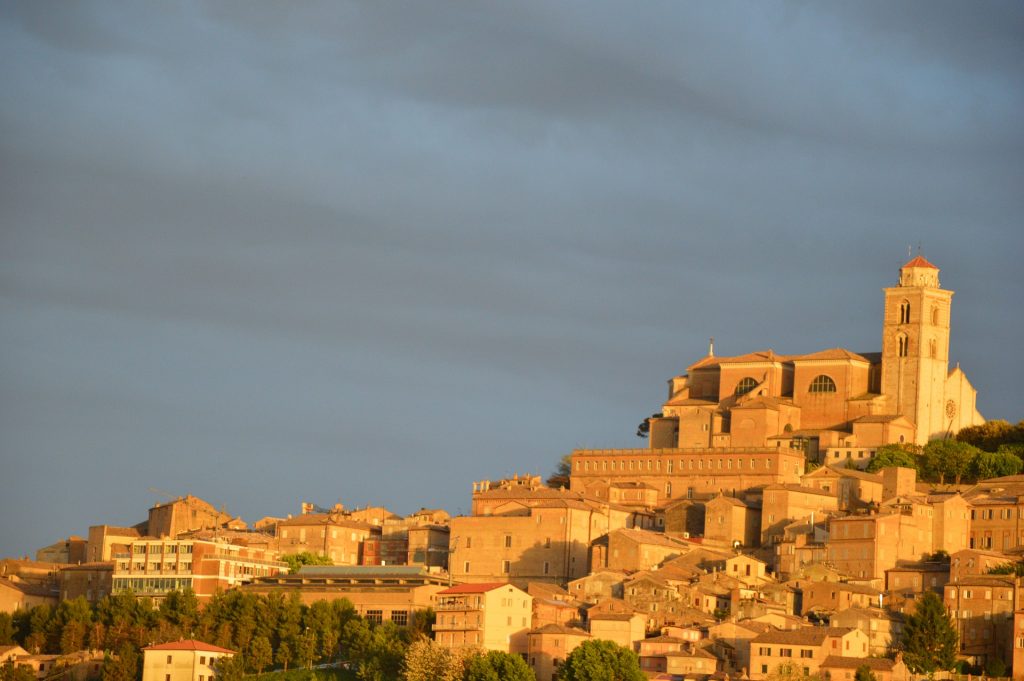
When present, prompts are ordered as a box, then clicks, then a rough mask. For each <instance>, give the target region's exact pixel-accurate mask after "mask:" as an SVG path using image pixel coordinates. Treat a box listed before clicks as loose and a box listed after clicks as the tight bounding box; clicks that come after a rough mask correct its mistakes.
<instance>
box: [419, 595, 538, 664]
mask: <svg viewBox="0 0 1024 681" xmlns="http://www.w3.org/2000/svg"><path fill="white" fill-rule="evenodd" d="M434 610H435V612H436V613H437V621H436V623H435V624H434V639H435V640H436V641H437V642H438V643H440V644H441V645H443V646H447V647H449V648H459V647H464V646H471V647H479V648H483V649H484V650H500V651H502V652H506V653H513V654H518V655H525V654H526V653H527V651H528V644H529V642H528V633H529V631H530V628H531V617H532V612H533V597H532V596H530V594H528V593H526V592H525V591H523V590H522V589H520V588H518V587H516V586H514V585H512V584H507V583H491V584H462V585H459V586H454V587H451V588H449V589H445V590H444V591H441V592H439V593H438V594H437V595H436V596H435V605H434Z"/></svg>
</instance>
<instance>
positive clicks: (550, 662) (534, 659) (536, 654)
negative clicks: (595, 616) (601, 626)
mask: <svg viewBox="0 0 1024 681" xmlns="http://www.w3.org/2000/svg"><path fill="white" fill-rule="evenodd" d="M589 638H591V635H590V634H589V633H588V632H586V631H584V630H583V629H578V628H576V627H569V626H565V625H563V624H545V625H543V626H539V627H537V628H535V629H532V630H531V631H530V633H529V634H528V640H529V653H528V656H529V657H528V660H529V664H530V667H531V668H532V669H533V673H534V676H536V677H537V678H538V679H554V678H555V677H556V676H557V675H558V669H559V668H560V667H561V666H562V664H563V663H565V658H566V657H568V656H569V654H570V653H572V651H573V650H575V649H576V647H577V646H578V645H579V644H581V643H583V642H584V641H586V640H587V639H589Z"/></svg>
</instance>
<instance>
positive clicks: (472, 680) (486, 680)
mask: <svg viewBox="0 0 1024 681" xmlns="http://www.w3.org/2000/svg"><path fill="white" fill-rule="evenodd" d="M536 678H537V677H536V676H534V674H533V670H532V669H530V667H529V665H527V664H526V662H525V661H524V660H523V658H521V657H520V656H518V655H512V654H510V653H503V652H501V651H498V650H492V651H490V652H488V653H487V654H486V655H474V656H473V657H470V658H468V659H467V660H466V675H465V677H464V680H465V681H536Z"/></svg>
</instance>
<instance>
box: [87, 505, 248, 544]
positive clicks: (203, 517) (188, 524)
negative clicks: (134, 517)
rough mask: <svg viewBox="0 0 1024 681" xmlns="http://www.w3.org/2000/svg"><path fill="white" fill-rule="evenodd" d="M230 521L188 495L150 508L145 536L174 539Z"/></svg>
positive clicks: (225, 516)
mask: <svg viewBox="0 0 1024 681" xmlns="http://www.w3.org/2000/svg"><path fill="white" fill-rule="evenodd" d="M232 520H235V519H234V518H232V517H231V516H230V515H228V514H227V513H224V512H222V511H218V510H217V509H216V507H214V506H213V504H211V503H209V502H206V501H203V500H202V499H200V498H199V497H194V496H192V495H191V494H189V495H186V496H184V497H179V498H177V499H175V500H173V501H169V502H166V503H160V504H156V505H155V506H153V507H152V508H150V509H149V520H148V521H147V524H146V534H147V535H149V536H151V537H171V538H176V537H177V536H178V535H181V534H184V533H186V532H190V531H192V530H203V529H211V528H215V527H225V526H227V525H228V524H229V523H231V521H232ZM242 529H244V523H242ZM101 560H102V559H101Z"/></svg>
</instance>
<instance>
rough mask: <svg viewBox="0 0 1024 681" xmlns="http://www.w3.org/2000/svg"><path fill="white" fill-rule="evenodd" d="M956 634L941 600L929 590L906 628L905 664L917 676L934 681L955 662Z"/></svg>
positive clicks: (904, 641)
mask: <svg viewBox="0 0 1024 681" xmlns="http://www.w3.org/2000/svg"><path fill="white" fill-rule="evenodd" d="M957 639H958V636H957V632H956V629H955V628H954V627H953V622H952V620H951V619H950V617H949V613H948V612H947V611H946V606H945V605H943V604H942V600H941V599H940V598H939V597H938V595H936V594H935V593H934V592H932V591H926V592H925V594H924V596H923V597H922V598H921V600H919V601H918V602H917V610H916V611H915V612H914V614H913V615H910V616H909V617H907V621H906V624H905V625H904V626H903V661H904V662H905V663H906V665H907V668H908V669H909V670H910V671H912V672H914V673H915V674H927V675H928V677H929V678H931V677H932V676H933V675H934V674H935V672H937V671H947V670H950V669H952V668H953V665H954V664H955V663H956V648H957Z"/></svg>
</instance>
